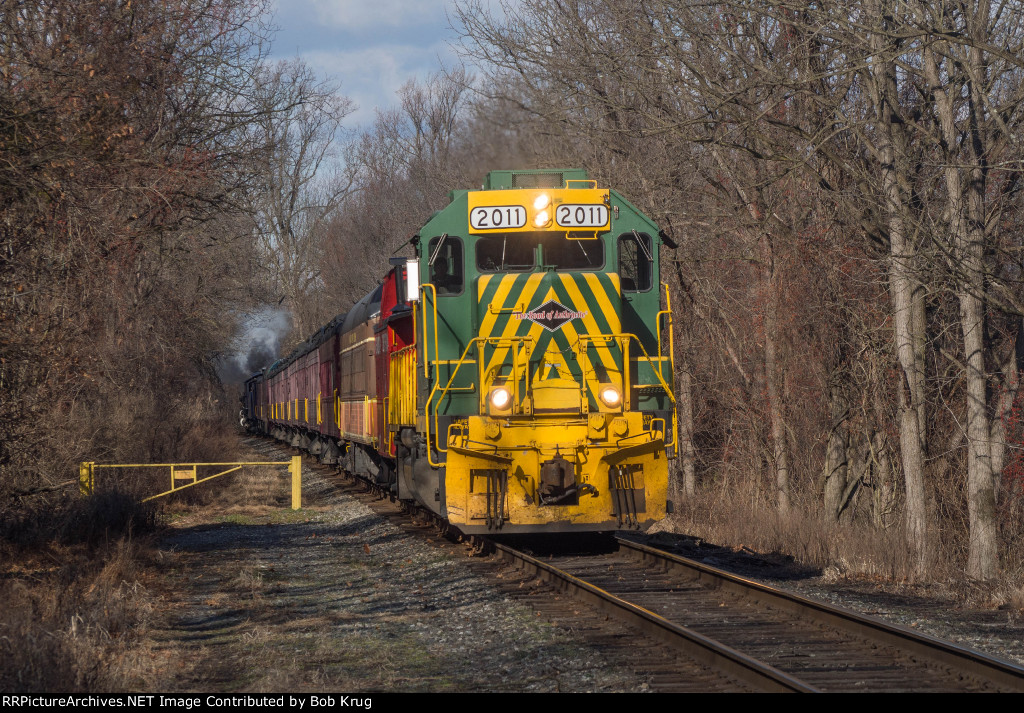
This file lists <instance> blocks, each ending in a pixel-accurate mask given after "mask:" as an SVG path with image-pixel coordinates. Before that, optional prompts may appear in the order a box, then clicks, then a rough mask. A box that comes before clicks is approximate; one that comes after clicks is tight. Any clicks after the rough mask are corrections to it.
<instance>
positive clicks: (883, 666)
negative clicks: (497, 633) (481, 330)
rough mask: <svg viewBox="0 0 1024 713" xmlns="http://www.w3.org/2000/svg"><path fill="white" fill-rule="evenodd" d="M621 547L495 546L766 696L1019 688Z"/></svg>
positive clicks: (943, 645)
mask: <svg viewBox="0 0 1024 713" xmlns="http://www.w3.org/2000/svg"><path fill="white" fill-rule="evenodd" d="M618 545H619V549H618V551H617V552H614V553H611V554H608V555H603V556H594V555H589V554H585V555H552V556H550V557H548V558H545V559H544V560H540V559H537V558H536V557H533V556H531V555H528V554H526V553H523V552H519V551H517V550H514V549H512V548H510V547H507V546H504V545H501V544H497V545H495V548H496V551H497V553H498V554H499V555H500V556H501V557H502V558H504V559H507V560H509V561H511V562H513V563H514V564H515V565H516V566H517V567H519V568H521V569H524V570H526V571H528V572H530V573H532V574H534V575H535V576H537V577H540V578H541V579H543V580H544V581H546V582H547V583H548V584H549V585H550V586H551V587H553V588H554V589H555V590H557V591H560V592H563V593H566V594H571V596H573V597H577V598H580V599H582V600H585V601H586V602H588V603H589V604H591V605H593V606H595V607H598V608H600V609H601V610H603V611H604V612H605V613H607V614H609V615H611V616H614V617H616V618H619V619H622V620H624V621H627V622H628V623H629V624H630V625H631V626H632V627H634V628H639V629H640V630H642V631H643V632H644V634H645V635H647V636H651V637H654V638H656V639H657V640H659V641H661V642H663V643H667V644H670V645H672V646H674V647H676V648H677V649H679V650H680V651H682V652H683V653H684V654H685V655H686V656H687V657H689V658H692V659H694V660H696V661H697V662H699V663H701V664H703V665H705V666H708V667H711V668H713V669H715V670H718V671H720V672H722V673H723V674H724V675H725V676H727V677H729V678H732V679H734V680H736V681H737V682H739V683H740V684H741V685H743V686H745V687H750V688H753V689H756V690H764V691H792V692H818V691H820V692H853V691H863V692H875V691H915V692H917V691H921V692H923V691H928V692H940V691H948V692H967V691H970V692H976V691H993V692H997V691H1022V690H1024V668H1020V667H1018V666H1015V665H1014V664H1011V663H1008V662H1005V661H1001V660H999V659H996V658H994V657H991V656H987V655H985V654H982V653H979V652H977V651H973V650H971V649H967V648H964V647H960V646H957V645H955V644H951V643H948V642H945V641H941V640H938V639H935V638H932V637H928V636H924V635H921V634H918V633H917V632H913V631H911V630H909V629H905V628H902V627H898V626H894V625H891V624H887V623H885V622H881V621H879V620H876V619H873V618H871V617H866V616H863V615H860V614H856V613H853V612H850V611H847V610H844V609H840V608H838V607H832V606H829V605H825V604H822V603H820V602H815V601H812V600H809V599H805V598H803V597H799V596H796V595H793V594H790V593H788V592H784V591H782V590H779V589H775V588H773V587H768V586H766V585H763V584H759V583H757V582H753V581H751V580H747V579H744V578H742V577H737V576H735V575H732V574H729V573H727V572H724V571H721V570H718V569H715V568H713V567H709V566H707V565H704V564H701V563H699V562H695V561H693V560H688V559H685V558H683V557H679V556H677V555H673V554H670V553H667V552H662V551H660V550H657V549H654V548H651V547H648V546H646V545H642V544H638V543H635V542H631V541H629V540H627V539H623V538H619V539H618Z"/></svg>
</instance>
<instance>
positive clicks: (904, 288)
mask: <svg viewBox="0 0 1024 713" xmlns="http://www.w3.org/2000/svg"><path fill="white" fill-rule="evenodd" d="M878 17H881V12H879V13H878ZM883 31H884V28H883ZM884 41H885V40H884V39H883V35H882V32H881V31H880V32H878V33H874V34H873V35H872V37H871V43H872V49H873V50H874V55H875V56H874V60H873V62H872V64H871V71H870V73H869V77H868V79H869V80H870V83H871V85H872V86H871V93H872V95H873V96H872V99H873V103H874V109H875V118H876V120H877V125H878V159H879V161H880V163H881V167H880V168H881V177H882V191H883V201H884V214H885V217H886V221H887V223H888V228H889V291H890V295H891V299H892V303H893V328H894V331H895V338H896V357H897V359H898V361H899V364H900V368H901V371H902V379H901V381H902V383H901V386H900V390H899V434H900V460H901V462H902V465H903V478H904V483H905V487H906V497H907V500H906V528H907V542H908V544H909V545H910V548H911V550H912V551H913V553H914V559H915V562H914V566H915V569H916V571H917V572H918V573H919V574H923V573H924V570H925V567H926V565H927V556H928V518H927V498H926V497H925V488H924V461H925V451H924V444H925V429H924V419H923V418H922V413H923V409H924V401H925V399H924V373H923V371H922V370H921V368H920V367H921V365H920V360H919V359H918V352H919V345H920V344H921V343H922V342H923V340H924V338H925V337H924V335H923V334H921V333H920V330H921V328H922V326H923V325H922V323H923V320H921V319H915V311H916V310H915V309H914V303H915V289H920V287H919V286H918V285H917V280H916V276H915V274H914V273H915V267H916V262H917V251H916V248H915V246H914V245H913V243H912V242H911V240H910V239H908V237H907V232H906V225H905V220H904V217H905V211H906V209H907V203H906V200H905V196H904V195H903V191H902V189H901V187H900V181H899V178H900V176H899V172H900V171H901V170H903V169H904V168H905V151H904V147H905V138H904V137H903V130H902V128H901V124H900V123H899V118H898V115H897V109H896V107H897V106H898V104H897V91H896V70H895V66H894V63H893V62H892V61H890V60H887V59H885V50H886V47H885V46H884V44H883V43H884ZM920 297H921V296H920V295H918V299H920Z"/></svg>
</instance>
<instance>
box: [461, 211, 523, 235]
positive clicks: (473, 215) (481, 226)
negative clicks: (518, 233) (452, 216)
mask: <svg viewBox="0 0 1024 713" xmlns="http://www.w3.org/2000/svg"><path fill="white" fill-rule="evenodd" d="M469 225H470V227H471V228H473V229H474V230H496V229H498V228H522V227H523V226H524V225H526V208H524V207H523V206H521V205H498V206H487V207H481V208H474V209H473V210H471V211H470V212H469Z"/></svg>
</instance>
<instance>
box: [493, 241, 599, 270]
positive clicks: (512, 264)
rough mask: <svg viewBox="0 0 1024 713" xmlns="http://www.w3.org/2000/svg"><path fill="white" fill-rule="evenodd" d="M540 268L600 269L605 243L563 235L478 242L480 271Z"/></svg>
mask: <svg viewBox="0 0 1024 713" xmlns="http://www.w3.org/2000/svg"><path fill="white" fill-rule="evenodd" d="M537 265H541V266H543V267H545V268H553V269H554V270H556V271H580V270H600V269H601V268H602V267H604V242H603V241H601V240H568V239H566V237H565V234H564V233H560V232H534V233H493V234H491V235H483V236H481V237H480V238H479V239H478V240H477V242H476V266H477V269H478V270H480V271H481V272H530V271H531V270H533V269H534V268H535V267H536V266H537Z"/></svg>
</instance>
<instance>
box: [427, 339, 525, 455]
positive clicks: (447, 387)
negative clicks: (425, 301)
mask: <svg viewBox="0 0 1024 713" xmlns="http://www.w3.org/2000/svg"><path fill="white" fill-rule="evenodd" d="M424 329H426V326H424ZM503 341H507V342H509V343H515V342H532V341H534V340H533V337H530V336H524V337H473V338H472V339H470V340H469V343H468V344H467V345H466V349H465V351H463V352H462V356H461V357H460V358H459V361H458V363H456V365H455V369H454V371H452V374H451V376H450V377H449V379H448V383H447V384H445V387H444V389H443V390H442V392H441V395H440V396H438V397H437V400H438V403H440V401H441V399H443V398H444V396H445V394H447V393H448V392H449V391H451V390H453V387H452V383H453V382H454V381H455V377H456V376H457V375H458V373H459V369H461V368H462V365H463V364H464V363H465V362H466V361H468V360H467V359H466V356H467V355H468V354H469V351H470V349H472V348H473V345H475V344H476V343H477V342H483V343H485V344H486V343H487V342H496V343H498V344H500V343H501V342H503ZM424 351H426V347H425V346H424ZM477 360H478V361H479V362H482V361H483V350H481V351H480V353H478V354H477ZM477 371H478V372H479V373H481V374H482V373H483V364H482V363H479V364H478V365H477ZM526 379H527V382H529V379H530V370H529V369H527V370H526ZM515 381H516V383H518V381H519V378H518V376H517V377H516V378H515ZM440 385H441V382H440V381H435V382H434V388H433V389H431V390H430V395H429V396H427V402H426V403H425V404H424V405H423V413H424V415H425V416H426V418H425V419H424V420H425V421H426V423H425V427H426V438H427V462H428V463H429V464H430V465H431V466H433V467H434V468H439V467H440V466H441V463H440V462H437V463H435V462H434V461H433V459H432V458H431V457H430V417H431V411H430V403H431V401H433V400H434V394H436V393H437V388H438V387H439V386H440ZM480 387H481V388H480V393H481V395H482V394H483V382H482V381H481V384H480ZM463 388H464V387H463ZM470 388H472V387H470ZM526 388H527V389H529V388H530V386H529V383H527V386H526ZM433 417H434V421H435V431H437V432H438V433H440V431H441V427H440V424H438V423H436V421H437V408H436V407H435V409H434V411H433ZM437 452H438V453H447V452H448V449H447V448H442V447H441V443H440V441H438V443H437Z"/></svg>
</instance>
